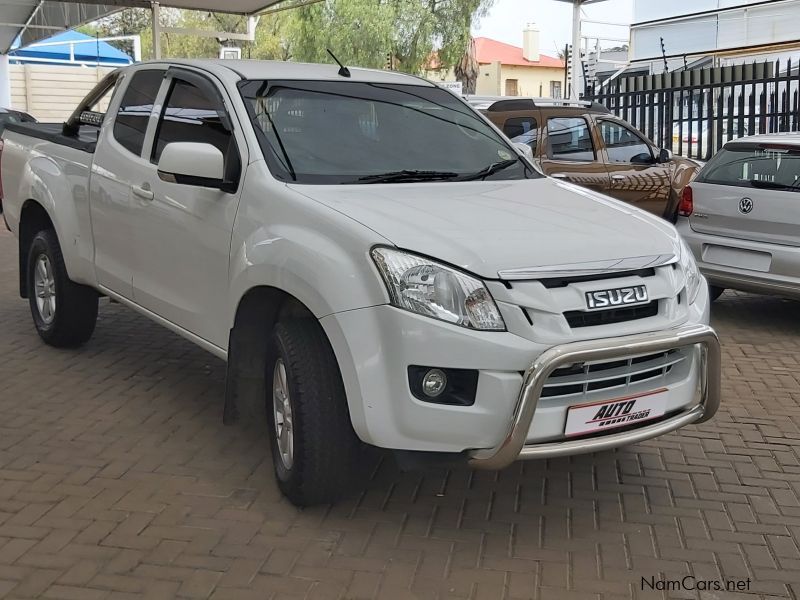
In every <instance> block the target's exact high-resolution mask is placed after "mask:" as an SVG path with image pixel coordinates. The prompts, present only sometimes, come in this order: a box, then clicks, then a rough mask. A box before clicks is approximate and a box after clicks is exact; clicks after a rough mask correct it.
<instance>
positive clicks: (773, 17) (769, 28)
mask: <svg viewBox="0 0 800 600" xmlns="http://www.w3.org/2000/svg"><path fill="white" fill-rule="evenodd" d="M756 1H758V0H672V1H671V2H669V3H662V2H653V1H652V0H636V4H635V7H634V14H635V21H636V22H641V21H645V20H649V19H660V18H668V17H674V16H678V15H681V14H689V13H694V12H698V11H702V10H713V9H716V8H720V7H727V6H740V5H747V4H752V3H753V2H756ZM798 23H800V0H791V1H789V2H777V3H774V4H767V5H761V6H753V7H749V8H748V7H744V8H741V9H738V10H733V11H730V12H725V13H720V14H716V13H715V14H712V15H706V16H702V17H695V18H693V19H682V20H680V21H674V22H668V23H656V24H653V25H647V26H636V25H634V26H633V27H632V28H631V44H632V48H631V59H632V60H634V61H636V60H642V59H647V58H653V57H658V56H660V55H661V40H660V38H662V37H663V38H664V46H665V50H666V54H667V55H673V54H704V53H711V52H714V51H717V50H725V49H731V48H738V47H743V46H756V45H769V44H779V43H785V42H792V41H796V40H797V38H798V36H797V30H798V29H797V24H798Z"/></svg>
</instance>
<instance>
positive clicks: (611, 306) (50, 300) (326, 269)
mask: <svg viewBox="0 0 800 600" xmlns="http://www.w3.org/2000/svg"><path fill="white" fill-rule="evenodd" d="M105 106H107V108H106V109H105V110H101V109H100V107H105ZM4 142H5V147H4V150H3V152H2V156H0V165H1V166H0V169H1V170H0V175H1V176H2V179H1V181H2V190H3V192H2V193H3V205H4V208H5V211H4V218H5V221H6V224H7V226H8V227H9V228H10V229H11V230H12V231H13V232H14V233H15V234H16V235H17V236H18V238H19V269H20V294H21V296H22V297H26V298H28V299H29V302H30V308H31V312H32V315H33V321H34V324H35V326H36V329H37V331H38V333H39V335H40V336H41V338H42V339H43V340H44V341H45V342H46V343H48V344H50V345H53V346H58V347H67V346H75V345H78V344H82V343H84V342H86V341H87V340H88V339H89V338H90V336H91V334H92V331H93V329H94V327H95V320H96V316H97V310H98V298H100V297H102V296H107V297H110V298H112V299H114V300H116V301H118V302H121V303H123V304H125V305H128V306H129V307H131V308H133V309H134V310H137V311H139V312H140V313H142V314H143V315H145V316H147V317H148V318H150V319H153V320H154V321H156V322H158V323H160V324H162V325H164V326H165V327H167V328H169V329H171V330H173V331H175V332H177V333H178V334H180V335H182V336H184V337H186V338H188V339H189V340H191V341H192V342H195V343H196V344H198V345H199V346H201V347H203V348H205V349H207V350H208V351H210V352H211V353H213V354H215V355H217V356H219V357H221V358H223V359H225V360H227V388H226V398H225V408H224V417H223V418H224V419H225V421H226V422H231V421H234V420H235V419H236V417H237V416H239V415H251V417H250V418H253V419H263V420H265V422H266V423H265V426H266V427H267V428H268V431H269V437H270V440H271V446H272V455H273V462H274V467H275V472H276V477H277V481H278V484H279V486H280V488H281V490H282V491H283V492H284V494H285V495H286V496H287V497H288V498H289V499H290V500H291V501H292V502H294V503H296V504H298V505H307V504H313V503H319V502H329V501H332V500H334V499H335V498H336V497H337V496H338V495H339V494H340V493H342V491H344V490H346V489H347V486H348V476H349V474H350V473H351V472H352V471H353V469H354V466H355V464H356V462H357V455H358V451H359V445H360V442H359V440H360V441H361V442H364V443H367V444H372V445H375V446H379V447H382V448H387V449H392V450H395V451H398V452H397V454H398V455H399V456H400V457H401V459H402V461H403V462H406V463H409V464H419V463H420V462H425V460H427V459H431V460H434V461H438V462H442V461H445V462H450V461H452V462H459V461H463V462H464V463H467V464H469V465H471V466H473V467H475V468H490V469H498V468H503V467H505V466H507V465H509V464H511V463H512V462H513V461H515V460H517V459H532V458H546V457H554V456H562V455H568V454H575V453H581V452H594V451H598V450H604V449H608V448H613V447H617V446H621V445H624V444H629V443H633V442H637V441H641V440H644V439H648V438H651V437H654V436H657V435H660V434H663V433H665V432H668V431H671V430H674V429H676V428H678V427H681V426H683V425H686V424H688V423H693V422H700V421H704V420H707V419H709V418H711V416H712V415H713V414H714V413H715V411H716V410H717V407H718V405H719V400H720V350H719V344H718V341H717V337H716V335H715V334H714V331H713V330H712V329H711V328H710V327H709V326H708V321H709V297H708V289H707V285H706V282H705V280H704V279H703V277H702V276H701V275H700V274H699V272H698V270H697V267H696V266H695V262H694V259H693V258H692V253H691V252H690V251H689V250H688V249H687V247H686V245H685V244H684V243H683V242H682V240H681V238H680V237H679V235H678V234H677V233H676V231H675V229H674V228H673V227H672V225H670V224H668V223H666V222H664V221H662V220H660V219H657V218H655V217H652V216H650V215H648V214H646V213H644V212H642V211H640V210H637V209H635V208H632V207H630V206H627V205H625V204H622V203H620V202H617V201H614V200H611V199H609V198H606V197H603V196H598V195H596V194H592V193H590V192H587V191H586V190H583V189H580V188H577V187H574V186H572V185H570V184H567V183H563V182H559V181H555V180H552V179H549V178H546V177H544V176H543V175H541V173H539V172H538V171H536V170H535V168H534V167H533V166H532V165H531V163H530V162H528V160H527V159H526V158H525V157H524V156H523V154H522V153H521V151H520V150H519V149H518V148H517V147H515V146H514V145H513V144H511V143H510V142H509V141H508V140H507V139H506V138H504V137H503V136H502V134H500V133H499V131H498V130H497V129H496V128H495V127H494V126H493V125H492V124H491V123H489V122H488V121H487V120H486V119H484V118H483V117H482V116H481V115H479V114H478V113H477V112H475V111H474V110H473V109H472V108H470V107H469V106H468V105H467V104H466V103H465V102H464V101H463V100H462V99H461V98H458V97H456V96H454V95H453V94H451V93H450V92H448V91H447V90H444V89H441V88H439V87H437V86H435V85H433V84H431V83H429V82H427V81H425V80H422V79H419V78H415V77H411V76H406V75H401V74H397V73H391V72H381V71H371V70H362V69H350V70H348V69H347V68H345V67H342V68H339V69H337V67H335V66H330V65H301V64H292V63H272V62H256V61H253V62H251V61H168V62H150V63H143V64H138V65H135V66H131V67H126V68H124V69H121V70H119V71H116V72H114V73H112V74H111V75H109V76H108V77H107V78H106V79H105V80H103V81H102V82H100V83H99V84H98V86H97V88H96V89H95V90H94V91H93V92H92V93H90V94H89V96H88V97H87V98H86V99H85V100H84V102H83V103H82V104H81V105H80V106H79V107H78V108H77V109H76V111H75V113H74V115H73V116H72V117H71V118H70V119H69V120H68V121H67V122H66V123H65V124H63V126H61V125H59V126H57V127H56V126H53V125H11V126H9V127H8V128H7V129H6V131H5V134H4Z"/></svg>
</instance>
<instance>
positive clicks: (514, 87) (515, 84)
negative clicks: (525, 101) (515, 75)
mask: <svg viewBox="0 0 800 600" xmlns="http://www.w3.org/2000/svg"><path fill="white" fill-rule="evenodd" d="M518 95H519V80H517V79H506V96H518Z"/></svg>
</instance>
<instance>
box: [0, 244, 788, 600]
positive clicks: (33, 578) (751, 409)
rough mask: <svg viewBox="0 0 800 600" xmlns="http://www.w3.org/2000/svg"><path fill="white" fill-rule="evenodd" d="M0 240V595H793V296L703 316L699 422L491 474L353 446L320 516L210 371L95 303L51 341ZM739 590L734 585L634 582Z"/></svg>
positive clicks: (11, 253)
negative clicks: (400, 464) (706, 326)
mask: <svg viewBox="0 0 800 600" xmlns="http://www.w3.org/2000/svg"><path fill="white" fill-rule="evenodd" d="M16 282H17V273H16V245H15V240H14V239H13V238H12V237H11V235H10V234H8V233H6V232H5V231H2V232H0V357H1V358H0V381H1V382H2V388H1V389H0V414H2V416H3V417H2V419H0V598H20V599H25V598H33V597H43V598H77V599H80V600H86V599H91V598H128V599H130V598H143V599H147V600H152V599H155V600H158V599H159V598H164V599H166V598H187V599H188V598H212V599H214V600H224V599H231V600H233V599H236V600H247V599H251V598H252V599H258V600H264V599H277V598H307V599H308V598H345V599H349V600H356V599H361V598H364V599H368V598H380V599H386V600H405V599H408V600H423V599H428V598H431V599H434V600H442V599H445V598H469V599H471V600H475V599H480V598H488V599H492V600H495V599H504V600H522V599H529V600H530V599H535V600H546V599H548V598H554V599H557V600H569V599H572V598H575V599H581V600H582V599H589V598H594V599H598V600H618V599H623V598H627V599H638V598H642V599H650V598H725V600H727V599H729V598H730V599H734V598H757V597H761V598H765V599H777V598H784V599H792V600H800V321H798V319H797V309H798V307H800V304H798V303H796V302H791V301H786V300H780V299H775V298H767V297H760V296H755V295H748V294H741V293H730V292H729V293H727V294H725V295H724V296H723V297H722V298H721V299H720V301H719V302H718V303H717V304H715V305H714V309H713V320H714V324H715V326H716V327H717V329H718V331H719V333H720V337H721V339H722V343H723V354H724V380H723V391H724V400H723V407H722V409H721V410H720V412H719V414H718V415H717V417H716V418H715V419H714V420H713V421H712V422H710V423H705V424H703V425H700V426H696V427H687V428H685V429H683V430H681V431H679V432H675V433H673V434H670V435H667V436H664V437H662V438H659V439H656V440H651V441H649V442H646V443H643V444H638V445H635V446H631V447H628V448H624V449H620V450H617V451H614V452H605V453H601V454H596V455H589V456H577V457H572V458H564V459H553V460H548V461H540V462H531V463H518V464H515V465H513V466H512V467H510V468H509V469H507V470H506V471H504V472H501V473H489V472H471V471H468V470H466V469H457V470H452V471H444V470H442V469H434V470H430V471H425V472H421V473H401V472H399V471H398V470H397V469H396V468H395V467H394V466H393V463H392V461H391V460H388V459H387V458H386V457H384V456H382V455H381V454H380V453H377V452H376V453H374V456H371V457H370V458H369V460H371V461H374V468H372V469H370V470H367V471H369V472H370V473H371V476H370V477H369V478H367V479H366V480H365V481H364V484H363V485H362V486H360V487H358V488H354V490H353V493H352V494H351V495H350V496H349V497H347V498H345V499H344V500H343V501H342V502H341V503H340V504H338V505H337V506H335V507H321V508H314V509H306V510H303V511H300V510H297V509H295V508H293V507H292V506H291V505H289V504H288V503H287V502H286V501H285V500H283V499H282V498H281V496H280V494H279V493H278V491H277V487H276V486H275V482H274V479H273V476H272V473H271V467H270V462H269V450H268V446H267V444H266V441H265V436H264V434H263V431H258V430H256V429H245V428H243V427H239V426H234V427H224V426H223V425H222V422H221V411H222V396H223V391H224V373H225V369H224V364H223V363H222V362H221V361H219V360H217V359H215V358H213V357H212V356H210V355H208V354H206V353H204V352H203V351H201V350H199V349H197V348H195V347H194V346H192V345H190V344H189V343H188V342H186V341H184V340H182V339H181V338H179V337H177V336H175V335H173V334H171V333H170V332H168V331H166V330H164V329H161V328H159V327H158V326H156V325H154V324H152V323H150V322H148V321H146V320H145V319H143V318H142V317H140V316H138V315H136V314H135V313H133V312H132V311H130V310H128V309H126V308H124V307H122V306H120V305H118V304H111V303H109V302H108V301H102V304H101V309H100V319H99V322H98V325H97V330H96V332H95V335H94V337H93V339H92V340H91V342H90V343H89V344H87V345H86V346H85V347H84V348H81V349H78V350H70V351H62V350H55V349H53V348H49V347H47V346H45V345H43V344H42V343H41V342H40V341H39V339H38V337H37V336H36V334H35V332H34V330H33V327H32V325H31V324H30V317H29V314H28V307H27V303H26V302H25V301H23V300H21V299H20V298H18V296H17V294H16ZM685 575H692V576H694V577H696V578H698V579H701V578H706V579H719V578H726V579H728V578H732V577H733V578H746V577H751V578H752V584H751V589H750V592H749V593H748V594H742V593H730V594H728V595H725V596H721V595H719V593H717V594H714V593H710V592H708V593H705V592H704V593H703V594H702V595H700V594H699V593H698V592H691V591H676V590H673V591H651V590H649V589H645V590H643V589H642V582H641V580H642V577H646V578H649V577H655V578H656V580H664V579H666V578H680V577H683V576H685Z"/></svg>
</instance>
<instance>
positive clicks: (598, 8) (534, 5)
mask: <svg viewBox="0 0 800 600" xmlns="http://www.w3.org/2000/svg"><path fill="white" fill-rule="evenodd" d="M583 18H584V19H594V20H597V21H609V22H612V23H624V24H626V25H627V24H630V22H631V20H632V18H633V0H608V1H607V2H598V3H596V4H589V5H588V6H585V7H584V8H583ZM529 22H534V23H536V25H537V26H538V27H539V31H540V34H539V35H540V38H539V39H540V44H539V46H540V47H539V50H540V51H541V52H543V53H544V54H548V55H550V56H557V54H556V52H557V50H556V49H557V48H564V46H565V45H566V44H567V43H569V42H570V41H571V39H572V4H570V3H569V2H558V1H557V0H495V2H494V5H493V6H492V8H491V9H489V14H488V15H487V16H485V17H484V18H483V19H481V21H480V22H479V23H478V26H477V27H473V35H475V36H483V37H489V38H492V39H495V40H499V41H501V42H506V43H508V44H514V45H515V46H522V29H523V27H524V26H525V24H526V23H529ZM583 34H584V35H592V36H594V35H599V36H601V37H603V36H604V37H611V38H625V39H627V38H628V29H627V27H616V26H607V25H596V24H592V23H585V24H584V26H583ZM621 43H622V42H611V41H608V42H601V44H602V46H603V47H605V48H608V47H611V46H618V45H621Z"/></svg>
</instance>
